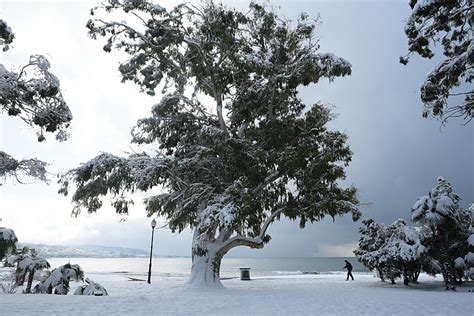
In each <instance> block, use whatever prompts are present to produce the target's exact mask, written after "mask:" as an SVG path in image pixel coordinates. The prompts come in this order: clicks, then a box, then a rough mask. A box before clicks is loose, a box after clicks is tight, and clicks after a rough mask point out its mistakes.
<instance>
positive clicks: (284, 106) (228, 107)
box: [60, 0, 360, 285]
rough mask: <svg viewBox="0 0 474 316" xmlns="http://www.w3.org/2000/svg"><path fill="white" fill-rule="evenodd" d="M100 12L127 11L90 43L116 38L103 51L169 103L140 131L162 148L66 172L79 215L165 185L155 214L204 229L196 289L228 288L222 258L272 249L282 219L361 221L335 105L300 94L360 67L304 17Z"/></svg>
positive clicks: (254, 10)
mask: <svg viewBox="0 0 474 316" xmlns="http://www.w3.org/2000/svg"><path fill="white" fill-rule="evenodd" d="M99 9H104V10H105V11H106V12H107V13H110V14H113V13H114V12H116V11H119V12H125V13H127V14H128V15H127V16H128V20H127V21H113V20H110V21H109V20H105V19H103V18H97V19H94V20H90V21H89V22H88V23H87V27H88V29H89V34H90V35H91V37H92V38H94V39H96V38H98V37H105V38H106V39H107V44H106V45H105V46H104V50H105V51H106V52H110V51H112V50H123V51H124V52H126V53H128V54H129V55H130V56H131V57H130V59H129V60H128V61H126V62H124V63H122V64H121V65H120V67H119V70H120V72H121V74H122V79H123V81H133V82H135V83H136V84H138V85H139V86H140V88H141V89H142V90H143V91H146V92H147V93H148V94H151V95H154V94H155V90H156V89H157V87H158V85H159V84H163V85H161V86H160V87H162V88H163V90H162V92H163V93H164V94H165V95H164V96H163V97H162V98H161V100H160V101H159V103H158V104H156V105H155V106H153V108H152V113H151V116H150V117H149V118H145V119H142V120H140V121H139V122H138V125H137V126H136V128H135V129H134V131H133V142H134V143H137V144H156V152H155V153H154V154H148V153H135V154H132V155H130V156H129V157H125V158H123V157H117V156H114V155H110V154H101V155H99V156H98V157H96V158H94V159H92V160H91V161H89V162H87V163H85V164H83V165H82V166H80V167H78V168H76V169H73V170H70V171H69V172H68V173H66V174H65V175H64V176H63V177H62V178H61V180H60V183H61V189H60V193H63V194H68V192H69V190H70V186H72V185H74V186H75V193H74V195H73V198H72V199H73V201H74V203H75V204H76V206H75V208H74V210H73V213H74V214H79V212H80V211H81V210H87V211H88V212H95V211H97V210H98V209H99V208H100V207H101V206H102V200H101V198H102V197H104V196H105V195H107V194H112V196H113V199H112V205H113V207H114V208H115V209H116V211H117V212H118V213H128V211H129V206H130V204H131V203H132V200H131V198H130V197H129V196H128V195H127V193H133V192H135V191H149V190H151V189H153V188H156V187H163V188H164V191H163V192H162V193H160V194H158V195H154V196H150V197H148V198H147V199H145V205H146V210H147V212H148V215H149V216H152V215H158V216H164V217H165V218H166V219H167V221H168V225H169V227H170V228H171V230H172V231H178V232H180V231H182V230H183V229H185V228H186V227H190V228H191V229H192V230H193V234H194V236H193V243H192V258H193V259H192V260H193V264H192V271H191V278H190V281H189V282H190V283H191V284H194V285H198V284H199V285H221V283H220V280H219V270H220V264H221V260H222V257H223V256H224V255H225V254H226V253H227V252H228V251H229V250H230V249H232V248H234V247H237V246H248V247H251V248H262V247H263V246H264V244H265V243H266V242H268V241H269V240H270V236H269V235H268V233H267V230H268V227H269V226H270V224H271V223H272V222H274V221H275V220H278V219H280V217H281V216H286V217H288V218H290V219H292V220H296V219H298V220H299V223H300V226H301V227H302V228H303V227H304V226H305V225H306V223H308V222H313V221H318V220H320V219H322V218H323V217H324V216H326V215H328V216H331V217H333V218H334V217H336V216H339V215H343V214H346V213H352V215H353V218H354V219H357V218H358V217H359V216H360V212H359V211H358V209H357V205H358V200H357V197H356V189H355V188H354V187H349V188H342V187H341V186H340V180H342V179H344V178H345V170H344V167H345V166H347V164H348V163H349V162H350V160H351V156H352V154H351V151H350V149H349V147H348V146H347V144H346V140H347V136H346V135H345V134H343V133H340V132H336V131H330V130H328V128H327V123H328V122H329V121H330V120H331V119H332V118H333V115H332V114H331V113H330V110H329V109H328V108H327V107H326V106H324V105H323V104H321V103H316V104H314V105H312V106H307V105H306V104H304V103H303V101H302V100H301V99H300V98H299V96H298V87H300V86H302V85H309V84H313V83H317V82H318V81H320V80H323V79H329V80H330V81H332V80H334V79H335V78H337V77H341V76H345V75H349V74H350V73H351V65H350V64H349V62H347V61H346V60H344V59H342V58H339V57H336V56H334V55H333V54H327V53H324V54H323V53H318V52H317V50H318V48H319V46H318V42H317V40H315V38H314V31H315V25H316V24H315V21H314V20H313V19H311V18H310V17H309V16H308V15H307V14H301V15H300V17H299V19H298V21H297V22H296V23H291V22H289V21H287V20H284V19H282V18H280V17H278V16H277V15H276V13H274V12H273V11H271V10H268V9H267V8H266V7H264V6H262V5H259V4H257V3H255V2H252V3H251V4H250V9H249V11H248V13H246V14H244V13H241V12H239V11H236V10H234V9H230V8H227V7H225V6H223V5H221V4H216V3H214V2H212V1H205V2H204V3H203V4H202V6H200V7H198V6H194V5H192V4H182V5H179V6H176V7H175V8H173V9H172V10H170V11H167V10H166V9H164V8H163V7H160V6H158V5H154V4H152V3H150V2H148V1H118V0H113V1H112V0H109V1H106V2H105V3H104V4H103V5H101V6H100V7H99V8H96V10H93V11H92V13H93V14H94V16H96V15H97V13H98V10H99ZM112 19H113V18H112Z"/></svg>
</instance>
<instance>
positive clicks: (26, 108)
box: [0, 19, 72, 184]
mask: <svg viewBox="0 0 474 316" xmlns="http://www.w3.org/2000/svg"><path fill="white" fill-rule="evenodd" d="M13 39H14V35H13V32H12V30H11V28H10V27H9V26H8V25H7V23H6V22H5V21H4V20H1V19H0V46H3V51H6V50H8V49H9V48H10V44H11V43H12V41H13ZM49 68H50V63H49V61H48V60H47V59H46V58H45V57H44V56H42V55H32V56H31V57H30V60H29V62H28V64H26V65H25V66H23V67H22V68H21V69H20V70H19V71H10V70H7V69H6V68H5V66H4V65H3V64H0V112H1V113H2V114H7V115H9V116H13V117H17V118H20V119H21V120H23V121H24V122H25V123H26V124H28V125H30V126H32V127H38V131H37V134H38V141H40V142H41V141H44V140H45V136H44V134H45V133H46V132H49V133H55V134H56V139H58V140H60V141H63V140H65V139H66V138H67V136H68V134H67V132H66V130H67V128H68V127H69V123H70V121H71V120H72V114H71V111H70V110H69V108H68V106H67V105H66V102H65V101H64V99H63V96H62V94H61V90H60V87H59V80H58V78H56V76H54V75H53V74H52V73H51V72H50V71H49ZM45 166H46V163H44V162H43V161H40V160H38V159H36V158H32V159H23V160H18V159H15V158H13V157H12V156H11V155H9V154H7V153H5V152H3V151H1V150H0V178H5V177H14V178H16V179H17V180H18V181H20V178H21V177H22V176H27V177H30V178H34V179H39V180H41V181H46V168H45ZM0 184H1V183H0Z"/></svg>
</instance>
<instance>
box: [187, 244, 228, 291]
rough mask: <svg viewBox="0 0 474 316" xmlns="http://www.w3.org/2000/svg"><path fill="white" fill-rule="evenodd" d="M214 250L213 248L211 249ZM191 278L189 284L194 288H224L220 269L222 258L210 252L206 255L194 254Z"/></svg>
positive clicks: (214, 252)
mask: <svg viewBox="0 0 474 316" xmlns="http://www.w3.org/2000/svg"><path fill="white" fill-rule="evenodd" d="M211 248H212V247H211ZM192 260H193V264H192V267H191V276H190V277H189V280H188V284H189V285H192V286H207V287H209V286H211V287H222V283H221V280H220V268H221V261H222V256H220V255H218V254H217V253H216V251H214V250H209V249H208V251H207V253H206V254H204V255H203V254H199V255H198V254H196V253H194V254H193V259H192Z"/></svg>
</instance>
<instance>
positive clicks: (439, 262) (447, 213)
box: [412, 177, 472, 289]
mask: <svg viewBox="0 0 474 316" xmlns="http://www.w3.org/2000/svg"><path fill="white" fill-rule="evenodd" d="M460 199H461V197H460V196H459V195H458V194H456V193H454V192H453V189H452V187H451V184H450V183H449V182H448V181H446V179H444V178H443V177H438V179H437V184H436V186H435V187H434V188H433V189H432V190H431V191H430V192H429V194H428V195H425V196H422V197H420V198H419V199H418V200H417V201H416V203H415V204H414V206H413V208H412V220H413V222H415V223H417V224H419V225H421V226H422V227H425V228H426V230H427V231H428V234H427V236H425V238H424V241H423V244H424V246H425V247H426V250H427V254H428V255H429V256H430V258H431V262H432V266H434V267H436V269H437V270H439V271H440V272H441V273H442V274H443V279H444V282H445V285H446V288H447V289H452V288H454V286H455V285H454V283H455V281H456V280H455V278H454V276H455V275H456V271H455V270H456V264H455V261H456V259H457V258H459V257H464V256H465V255H466V253H467V252H468V247H467V242H468V238H469V235H470V228H471V222H472V217H471V216H472V215H471V212H470V211H469V210H466V209H463V208H462V207H460V206H459V201H460Z"/></svg>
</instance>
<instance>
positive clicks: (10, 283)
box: [0, 269, 18, 294]
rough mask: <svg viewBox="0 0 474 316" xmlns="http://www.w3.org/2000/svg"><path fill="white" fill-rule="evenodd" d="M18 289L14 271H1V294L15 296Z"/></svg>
mask: <svg viewBox="0 0 474 316" xmlns="http://www.w3.org/2000/svg"><path fill="white" fill-rule="evenodd" d="M17 289H18V285H17V283H16V276H15V270H14V269H3V270H1V271H0V294H15V293H16V291H17Z"/></svg>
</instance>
